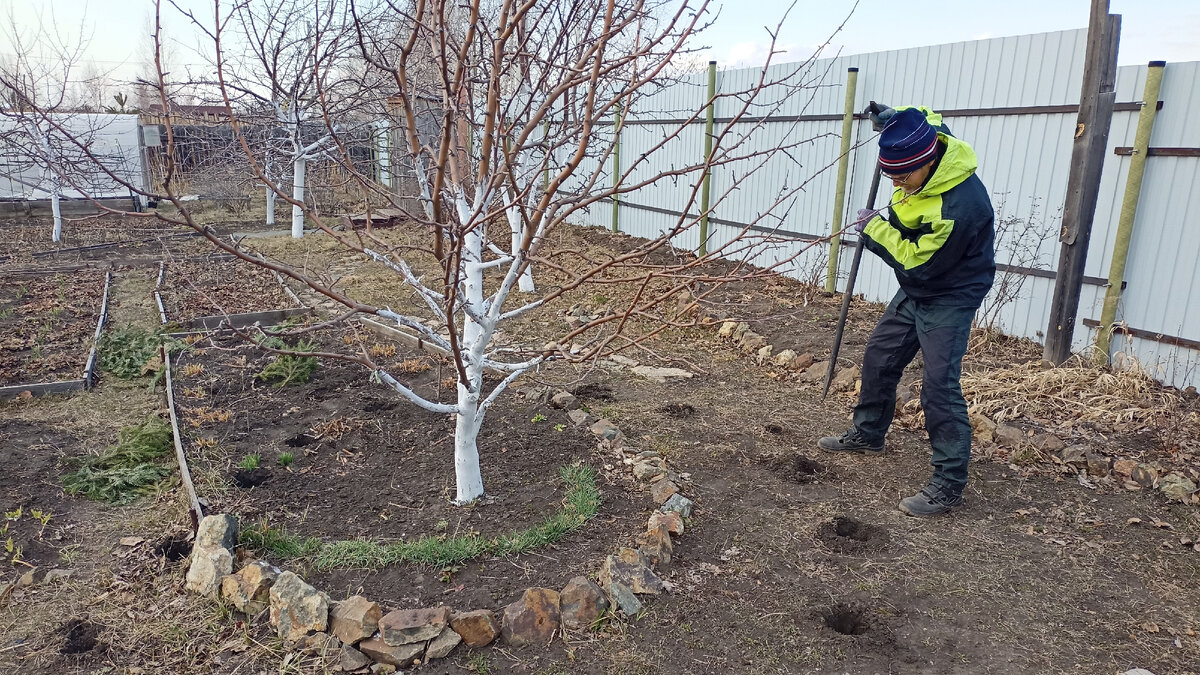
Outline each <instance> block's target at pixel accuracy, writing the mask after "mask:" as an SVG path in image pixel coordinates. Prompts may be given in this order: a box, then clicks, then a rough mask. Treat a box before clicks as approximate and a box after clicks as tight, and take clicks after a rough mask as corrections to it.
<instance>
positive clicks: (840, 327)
mask: <svg viewBox="0 0 1200 675" xmlns="http://www.w3.org/2000/svg"><path fill="white" fill-rule="evenodd" d="M872 104H874V101H872ZM878 193H879V163H878V162H876V163H875V175H873V176H871V190H870V192H869V193H868V195H867V208H868V209H873V208H875V195H876V194H878ZM865 239H866V235H863V234H859V235H858V243H856V244H855V245H854V260H853V261H852V262H851V263H850V277H849V278H848V279H846V292H845V293H844V294H842V314H841V316H839V317H838V322H837V330H836V331H834V333H833V350H832V351H831V352H830V354H829V371H828V372H826V373H825V384H824V385H822V386H821V400H822V401H824V400H825V396H826V395H827V394H829V385H830V383H831V382H833V370H834V368H837V358H838V351H840V350H841V348H842V333H844V332H845V331H846V315H847V314H849V313H850V298H851V297H853V296H854V280H855V278H857V277H858V263H859V261H861V260H862V252H863V241H864V240H865Z"/></svg>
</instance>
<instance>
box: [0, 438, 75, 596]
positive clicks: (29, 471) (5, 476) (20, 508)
mask: <svg viewBox="0 0 1200 675" xmlns="http://www.w3.org/2000/svg"><path fill="white" fill-rule="evenodd" d="M79 452H80V447H79V440H78V439H77V438H75V437H74V436H72V435H71V434H68V433H66V432H63V431H60V430H58V429H55V428H52V427H50V426H47V425H43V424H38V423H34V422H26V421H22V420H10V421H5V422H0V507H2V508H3V511H4V512H5V513H6V514H12V515H10V516H9V517H6V518H5V520H4V521H3V522H0V527H3V526H6V529H7V532H6V533H5V534H4V537H3V540H0V545H3V544H4V543H5V541H6V540H8V539H9V538H11V540H12V542H13V546H14V551H19V553H18V554H17V557H16V559H14V558H13V555H12V553H9V554H8V555H4V556H3V558H0V561H2V562H4V563H12V564H13V565H14V566H13V567H10V566H9V565H8V564H5V565H2V566H0V573H2V572H7V571H11V572H12V573H14V574H18V575H19V574H20V573H22V572H23V571H26V570H28V569H29V568H28V567H25V566H23V565H20V564H18V562H17V561H21V562H24V563H27V564H28V565H32V566H34V567H42V566H46V565H52V564H54V563H56V562H57V561H58V559H59V553H58V544H60V543H61V541H60V539H61V535H60V534H59V531H60V527H61V526H62V525H63V524H64V521H65V520H66V518H67V514H68V513H70V512H71V511H72V510H74V508H75V507H76V505H77V502H76V501H75V500H73V499H70V498H67V497H65V496H64V495H63V491H62V487H61V486H60V485H59V482H58V477H59V472H60V469H59V461H60V459H61V458H62V457H64V456H67V455H75V454H78V453H79ZM35 511H36V512H37V513H36V514H35V513H34V512H35ZM18 512H19V513H20V515H19V516H17V515H16V514H17V513H18ZM42 519H45V522H43V520H42ZM0 552H2V549H0ZM2 576H8V575H7V574H3V575H2Z"/></svg>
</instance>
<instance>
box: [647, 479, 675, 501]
mask: <svg viewBox="0 0 1200 675" xmlns="http://www.w3.org/2000/svg"><path fill="white" fill-rule="evenodd" d="M677 492H679V486H678V485H676V484H675V481H672V480H660V481H658V482H657V483H655V484H653V485H651V486H650V498H651V499H653V500H654V503H655V505H661V504H664V503H666V501H667V500H668V499H670V498H671V495H674V494H675V493H677Z"/></svg>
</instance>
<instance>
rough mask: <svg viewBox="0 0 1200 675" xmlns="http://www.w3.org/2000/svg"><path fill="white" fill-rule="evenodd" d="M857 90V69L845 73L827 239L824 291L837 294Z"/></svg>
mask: <svg viewBox="0 0 1200 675" xmlns="http://www.w3.org/2000/svg"><path fill="white" fill-rule="evenodd" d="M857 90H858V68H850V69H848V70H847V71H846V111H845V113H844V114H843V115H842V154H841V156H840V158H839V159H838V173H837V187H836V188H834V191H833V229H832V232H833V236H832V237H830V239H829V271H828V273H827V274H826V275H825V290H826V291H828V292H830V293H835V292H837V277H838V254H839V253H840V252H841V249H842V236H841V235H840V234H838V233H839V232H840V231H841V229H842V213H843V212H845V210H846V175H847V173H848V172H849V169H850V134H851V133H852V132H853V130H854V97H855V95H856V94H857Z"/></svg>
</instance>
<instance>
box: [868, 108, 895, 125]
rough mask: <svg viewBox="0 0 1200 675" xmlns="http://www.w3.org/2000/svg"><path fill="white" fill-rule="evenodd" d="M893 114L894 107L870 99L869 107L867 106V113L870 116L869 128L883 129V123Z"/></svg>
mask: <svg viewBox="0 0 1200 675" xmlns="http://www.w3.org/2000/svg"><path fill="white" fill-rule="evenodd" d="M895 114H896V111H895V109H893V108H890V107H888V106H886V105H884V104H882V103H876V102H874V101H871V105H870V107H868V108H867V115H868V116H869V117H870V118H871V128H872V129H874V130H875V131H883V127H884V125H886V124H887V122H888V120H890V119H892V115H895Z"/></svg>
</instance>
